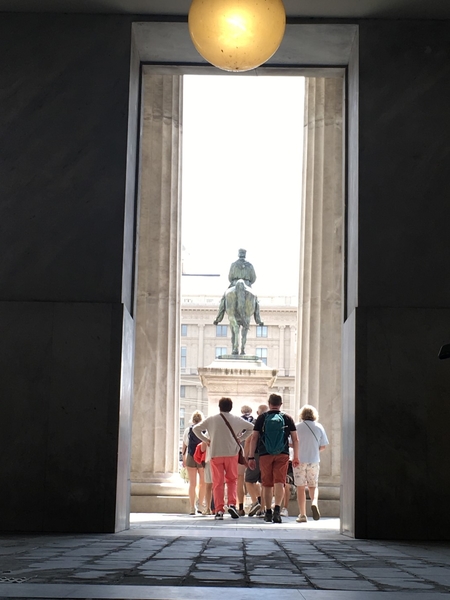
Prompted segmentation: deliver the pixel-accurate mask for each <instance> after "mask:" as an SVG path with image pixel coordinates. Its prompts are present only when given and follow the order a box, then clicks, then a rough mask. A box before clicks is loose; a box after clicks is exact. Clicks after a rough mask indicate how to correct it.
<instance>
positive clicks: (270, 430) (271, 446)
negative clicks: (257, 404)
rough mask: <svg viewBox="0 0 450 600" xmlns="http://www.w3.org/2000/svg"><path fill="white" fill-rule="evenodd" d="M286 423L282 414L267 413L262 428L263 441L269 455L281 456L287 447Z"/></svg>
mask: <svg viewBox="0 0 450 600" xmlns="http://www.w3.org/2000/svg"><path fill="white" fill-rule="evenodd" d="M285 430H286V423H285V421H284V414H283V413H282V412H274V413H271V412H267V413H266V415H265V419H264V423H263V426H262V441H263V443H264V446H265V448H266V450H267V452H268V453H269V454H281V453H282V452H283V450H284V449H285V446H286V436H285Z"/></svg>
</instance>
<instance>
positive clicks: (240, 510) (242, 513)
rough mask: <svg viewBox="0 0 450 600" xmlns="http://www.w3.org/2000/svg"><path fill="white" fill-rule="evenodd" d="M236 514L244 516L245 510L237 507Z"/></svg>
mask: <svg viewBox="0 0 450 600" xmlns="http://www.w3.org/2000/svg"><path fill="white" fill-rule="evenodd" d="M238 515H239V516H240V517H245V510H244V509H243V508H239V509H238Z"/></svg>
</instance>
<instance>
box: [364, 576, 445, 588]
mask: <svg viewBox="0 0 450 600" xmlns="http://www.w3.org/2000/svg"><path fill="white" fill-rule="evenodd" d="M375 583H376V584H377V585H383V586H387V587H389V588H392V589H394V588H395V589H396V590H434V589H436V588H435V586H434V585H432V584H431V583H427V582H425V581H420V580H418V579H406V578H405V579H391V578H384V577H380V578H377V579H376V580H375Z"/></svg>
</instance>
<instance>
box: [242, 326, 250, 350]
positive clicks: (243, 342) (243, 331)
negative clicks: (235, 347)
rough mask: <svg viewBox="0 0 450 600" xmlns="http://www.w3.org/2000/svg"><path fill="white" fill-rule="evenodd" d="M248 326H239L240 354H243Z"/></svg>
mask: <svg viewBox="0 0 450 600" xmlns="http://www.w3.org/2000/svg"><path fill="white" fill-rule="evenodd" d="M247 333H248V327H242V328H241V354H245V344H246V343H247Z"/></svg>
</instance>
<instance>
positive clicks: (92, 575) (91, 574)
mask: <svg viewBox="0 0 450 600" xmlns="http://www.w3.org/2000/svg"><path fill="white" fill-rule="evenodd" d="M107 575H110V573H106V572H104V571H86V572H85V573H74V574H73V575H72V577H75V579H99V578H100V577H106V576H107Z"/></svg>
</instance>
